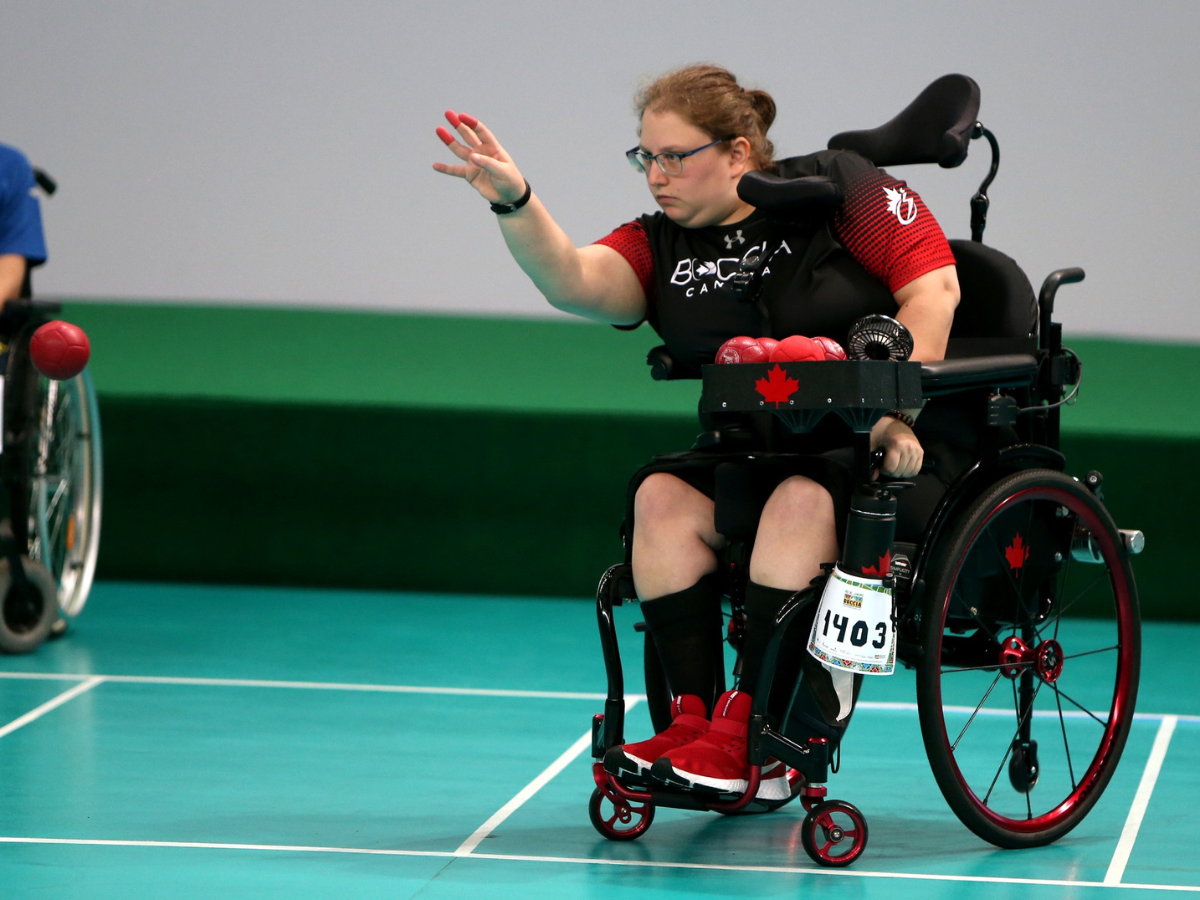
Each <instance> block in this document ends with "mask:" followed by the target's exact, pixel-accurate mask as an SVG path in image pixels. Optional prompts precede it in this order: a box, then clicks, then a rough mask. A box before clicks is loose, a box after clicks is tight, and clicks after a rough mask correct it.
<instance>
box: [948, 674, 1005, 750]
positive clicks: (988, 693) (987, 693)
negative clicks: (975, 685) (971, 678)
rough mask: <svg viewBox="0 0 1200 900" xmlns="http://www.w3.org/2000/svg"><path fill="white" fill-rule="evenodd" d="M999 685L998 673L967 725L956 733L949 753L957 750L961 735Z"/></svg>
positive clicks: (965, 731)
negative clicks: (956, 735)
mask: <svg viewBox="0 0 1200 900" xmlns="http://www.w3.org/2000/svg"><path fill="white" fill-rule="evenodd" d="M999 683H1000V673H999V672H997V673H996V677H995V678H993V679H992V683H991V686H990V687H988V689H987V691H986V692H985V693H984V695H983V699H981V700H980V701H979V703H978V704H976V706H975V709H974V711H973V712H972V713H971V717H970V718H969V719H967V724H966V725H964V726H963V727H962V731H960V732H959V733H958V737H956V738H955V739H954V743H953V744H951V745H950V752H951V753H953V752H954V751H955V750H956V749H958V744H959V741H961V740H962V739H963V735H965V734H966V733H967V729H968V728H970V727H971V723H972V722H974V721H975V717H976V716H977V715H979V711H980V710H981V709H983V704H985V703H987V699H988V697H990V696H991V695H992V691H994V690H995V689H996V685H997V684H999ZM943 715H944V713H943Z"/></svg>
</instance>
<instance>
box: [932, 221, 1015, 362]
mask: <svg viewBox="0 0 1200 900" xmlns="http://www.w3.org/2000/svg"><path fill="white" fill-rule="evenodd" d="M950 249H951V250H952V251H953V252H954V261H955V264H956V266H957V268H958V285H959V289H960V290H961V294H962V299H961V300H960V301H959V304H958V309H956V310H955V311H954V324H953V325H952V326H951V328H950V345H949V346H948V347H947V351H946V357H947V358H948V359H961V358H963V357H968V356H989V355H993V354H1003V353H1031V352H1033V349H1034V344H1035V341H1036V333H1037V298H1036V297H1035V296H1034V293H1033V285H1031V284H1030V283H1029V279H1028V278H1027V277H1026V275H1025V273H1024V272H1023V271H1021V267H1020V266H1018V265H1017V263H1016V261H1015V260H1013V259H1012V257H1009V256H1005V255H1004V254H1003V253H1001V252H1000V251H999V250H996V249H994V248H992V247H988V246H986V245H984V244H979V243H976V242H975V241H963V240H953V241H950Z"/></svg>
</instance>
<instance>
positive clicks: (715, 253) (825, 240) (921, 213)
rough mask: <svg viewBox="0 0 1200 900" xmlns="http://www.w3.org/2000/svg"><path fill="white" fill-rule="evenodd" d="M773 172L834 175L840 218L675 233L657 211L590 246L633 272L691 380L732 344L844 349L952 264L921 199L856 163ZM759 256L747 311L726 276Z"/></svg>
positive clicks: (844, 156) (754, 220)
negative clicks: (819, 339)
mask: <svg viewBox="0 0 1200 900" xmlns="http://www.w3.org/2000/svg"><path fill="white" fill-rule="evenodd" d="M777 172H778V173H779V174H781V175H784V176H786V177H798V176H804V175H824V176H827V177H830V178H832V179H833V180H835V181H837V182H838V183H839V184H841V185H842V186H843V190H844V191H845V195H846V199H845V201H844V203H843V205H842V207H841V208H840V209H839V210H838V211H837V212H836V213H834V214H830V215H827V216H825V217H822V218H819V219H816V220H813V219H809V220H808V221H803V222H784V221H780V220H778V219H776V218H773V217H771V216H769V215H767V214H766V213H763V212H761V211H755V212H753V213H752V214H751V215H750V216H749V217H747V218H746V219H743V220H742V221H740V222H735V223H733V224H731V225H714V226H709V227H705V228H683V227H681V226H679V225H677V224H676V223H675V222H674V221H672V220H671V219H670V218H669V217H668V216H666V215H665V214H664V213H662V212H657V213H653V214H648V215H644V216H640V217H639V218H638V219H635V220H634V221H633V222H630V223H628V224H627V225H625V226H622V227H621V228H618V229H617V230H616V231H614V232H613V233H612V234H611V235H609V236H608V237H606V238H604V239H603V240H601V241H599V242H598V243H603V244H605V245H607V246H610V247H613V248H614V249H616V250H617V251H618V252H620V253H621V254H622V255H623V256H625V258H626V259H627V260H629V262H630V264H631V265H632V266H633V267H634V271H635V272H637V273H638V277H639V278H640V279H641V280H642V284H643V287H644V289H645V291H646V298H647V313H646V320H647V321H648V322H649V323H650V325H651V326H652V327H653V328H654V330H655V331H657V332H658V334H659V335H660V336H661V337H662V339H663V342H664V343H665V344H666V345H667V347H668V349H669V350H670V351H671V354H672V356H674V357H675V360H676V362H677V364H679V365H680V366H682V367H683V368H684V369H686V370H688V371H691V372H693V373H694V372H698V370H699V367H700V366H701V365H704V364H706V363H711V362H712V361H713V359H714V357H715V356H716V353H717V350H718V349H719V348H720V346H721V344H723V343H724V342H725V341H726V340H728V339H729V338H731V337H734V336H736V335H748V336H751V337H761V336H764V335H769V336H771V337H774V338H777V339H780V338H784V337H788V336H789V335H793V334H804V335H808V336H810V337H815V336H817V335H822V336H825V337H831V338H833V339H834V340H836V341H838V342H839V343H842V344H844V343H845V341H846V335H847V331H848V330H849V328H850V326H851V325H853V324H854V322H856V321H857V320H858V319H860V318H861V317H862V316H865V315H869V314H871V313H884V314H886V315H893V314H895V312H896V308H897V307H896V301H895V299H894V298H893V296H892V293H893V291H895V290H897V289H898V288H899V287H901V286H902V285H903V284H905V283H907V282H908V281H911V280H912V278H915V277H917V276H919V275H921V274H924V273H925V272H927V271H930V270H932V269H934V268H937V267H939V266H943V265H953V262H954V258H953V255H952V254H951V253H950V249H949V245H948V244H947V243H946V239H945V237H944V235H943V234H942V232H941V229H940V228H939V227H938V225H937V222H936V221H935V220H934V219H933V216H932V215H931V214H930V213H929V212H928V210H926V209H925V207H924V205H923V204H922V203H921V201H920V198H919V197H917V196H916V194H914V193H912V192H911V191H908V190H907V186H906V185H904V183H903V182H900V181H897V180H896V179H894V178H891V177H890V176H888V175H887V174H886V173H884V172H882V171H881V170H879V169H876V168H875V167H874V166H873V165H872V164H871V163H870V162H868V161H867V160H865V159H863V158H862V157H860V156H857V155H856V154H853V153H847V152H839V151H823V152H821V153H815V154H811V155H810V156H804V157H797V158H794V159H789V160H784V161H782V162H781V163H779V164H778V166H777ZM647 251H648V252H647ZM764 251H765V252H766V253H768V254H769V258H768V259H767V261H766V263H765V265H764V268H763V270H762V277H761V287H760V290H759V291H758V292H757V296H756V297H754V298H753V300H754V302H739V300H738V299H736V296H735V293H734V291H732V290H731V289H730V288H729V287H728V286H727V285H728V282H729V277H730V276H731V275H732V274H734V273H735V272H736V271H737V269H738V266H739V264H740V263H741V261H742V260H743V259H744V258H746V257H748V256H752V255H754V254H756V253H762V252H764Z"/></svg>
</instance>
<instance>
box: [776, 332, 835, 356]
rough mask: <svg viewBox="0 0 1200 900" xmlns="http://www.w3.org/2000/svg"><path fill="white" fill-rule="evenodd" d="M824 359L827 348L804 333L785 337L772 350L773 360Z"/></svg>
mask: <svg viewBox="0 0 1200 900" xmlns="http://www.w3.org/2000/svg"><path fill="white" fill-rule="evenodd" d="M823 359H825V348H824V347H822V346H821V345H820V344H818V343H817V342H816V341H814V340H813V339H812V338H807V337H805V336H804V335H802V334H793V335H792V336H791V337H789V338H784V339H783V340H782V341H780V342H779V346H778V347H776V348H775V349H774V350H772V351H771V362H820V361H822V360H823Z"/></svg>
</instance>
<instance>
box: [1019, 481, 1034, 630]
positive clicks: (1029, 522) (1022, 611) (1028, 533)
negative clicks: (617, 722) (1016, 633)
mask: <svg viewBox="0 0 1200 900" xmlns="http://www.w3.org/2000/svg"><path fill="white" fill-rule="evenodd" d="M1035 506H1036V504H1034V503H1030V504H1029V518H1027V519H1026V520H1025V544H1026V546H1028V544H1029V541H1030V539H1031V538H1032V537H1033V534H1032V532H1033V512H1034V508H1035ZM1017 533H1018V534H1020V532H1017ZM1028 552H1029V551H1026V555H1028ZM1028 570H1029V567H1028V566H1024V565H1023V566H1021V574H1020V575H1018V576H1017V608H1016V610H1014V614H1013V627H1014V628H1016V627H1017V624H1018V623H1019V624H1020V625H1021V626H1022V627H1024V626H1025V625H1026V624H1030V625H1032V624H1033V618H1034V616H1033V615H1030V614H1029V610H1028V609H1026V608H1025V593H1024V587H1025V573H1026V572H1027V571H1028ZM1027 615H1028V616H1029V620H1028V622H1026V620H1025V616H1027Z"/></svg>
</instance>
